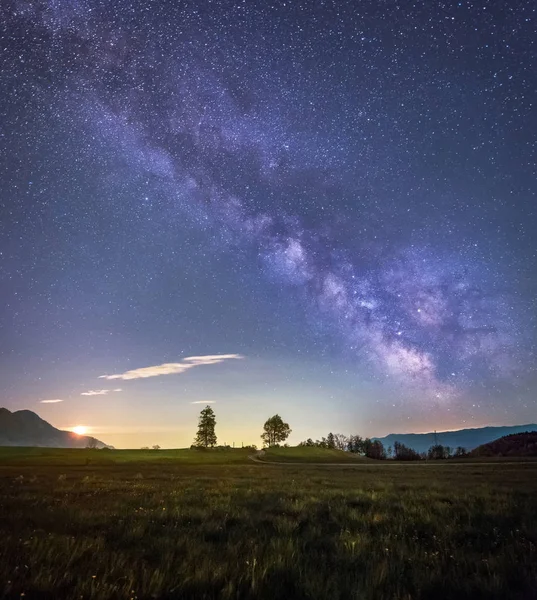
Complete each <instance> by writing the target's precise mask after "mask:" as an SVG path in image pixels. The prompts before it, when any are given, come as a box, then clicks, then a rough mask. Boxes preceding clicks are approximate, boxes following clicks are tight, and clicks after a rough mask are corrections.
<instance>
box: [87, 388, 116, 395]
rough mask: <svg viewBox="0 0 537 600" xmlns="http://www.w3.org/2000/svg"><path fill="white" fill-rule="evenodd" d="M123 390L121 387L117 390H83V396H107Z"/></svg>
mask: <svg viewBox="0 0 537 600" xmlns="http://www.w3.org/2000/svg"><path fill="white" fill-rule="evenodd" d="M121 391H123V390H122V389H121V388H116V389H115V390H88V391H87V392H82V393H81V394H80V395H81V396H106V395H107V394H109V393H110V392H121Z"/></svg>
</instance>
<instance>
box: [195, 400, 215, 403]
mask: <svg viewBox="0 0 537 600" xmlns="http://www.w3.org/2000/svg"><path fill="white" fill-rule="evenodd" d="M215 402H216V400H194V402H191V403H190V404H215Z"/></svg>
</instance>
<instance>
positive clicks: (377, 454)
mask: <svg viewBox="0 0 537 600" xmlns="http://www.w3.org/2000/svg"><path fill="white" fill-rule="evenodd" d="M363 443H364V454H365V455H366V456H367V458H375V459H377V460H385V459H386V450H384V446H383V445H382V442H381V441H380V440H370V439H369V438H365V440H364V442H363Z"/></svg>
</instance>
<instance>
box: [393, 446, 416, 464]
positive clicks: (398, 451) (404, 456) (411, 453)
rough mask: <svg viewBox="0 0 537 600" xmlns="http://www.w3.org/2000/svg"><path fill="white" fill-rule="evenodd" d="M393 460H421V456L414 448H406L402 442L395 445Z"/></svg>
mask: <svg viewBox="0 0 537 600" xmlns="http://www.w3.org/2000/svg"><path fill="white" fill-rule="evenodd" d="M393 459H394V460H421V456H420V455H419V453H418V452H416V451H415V450H414V449H413V448H409V447H408V446H405V445H404V444H402V443H401V442H394V444H393Z"/></svg>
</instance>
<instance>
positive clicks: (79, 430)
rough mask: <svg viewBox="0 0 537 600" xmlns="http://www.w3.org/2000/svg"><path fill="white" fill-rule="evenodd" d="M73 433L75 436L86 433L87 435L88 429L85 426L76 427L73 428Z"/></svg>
mask: <svg viewBox="0 0 537 600" xmlns="http://www.w3.org/2000/svg"><path fill="white" fill-rule="evenodd" d="M73 431H74V432H75V433H76V434H77V435H85V434H86V433H88V431H89V428H88V427H86V426H85V425H77V426H76V427H73Z"/></svg>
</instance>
